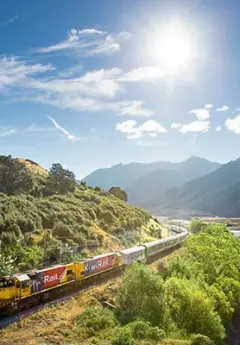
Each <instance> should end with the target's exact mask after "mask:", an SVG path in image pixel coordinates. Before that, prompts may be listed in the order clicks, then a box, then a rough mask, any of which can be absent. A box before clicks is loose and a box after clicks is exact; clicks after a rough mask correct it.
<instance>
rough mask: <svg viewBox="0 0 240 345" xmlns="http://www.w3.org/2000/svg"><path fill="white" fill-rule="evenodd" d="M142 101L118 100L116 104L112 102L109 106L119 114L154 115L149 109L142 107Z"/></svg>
mask: <svg viewBox="0 0 240 345" xmlns="http://www.w3.org/2000/svg"><path fill="white" fill-rule="evenodd" d="M143 104H144V102H143V101H135V100H133V101H120V102H118V103H117V104H116V105H115V104H112V105H111V106H110V107H113V109H114V108H115V109H116V111H118V112H119V114H121V115H131V116H143V117H148V116H152V115H154V112H153V111H152V110H150V109H147V108H144V107H143Z"/></svg>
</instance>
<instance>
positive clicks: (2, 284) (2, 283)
mask: <svg viewBox="0 0 240 345" xmlns="http://www.w3.org/2000/svg"><path fill="white" fill-rule="evenodd" d="M11 286H14V282H13V281H12V280H2V281H0V289H1V288H6V287H11Z"/></svg>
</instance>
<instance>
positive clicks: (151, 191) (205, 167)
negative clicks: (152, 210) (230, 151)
mask: <svg viewBox="0 0 240 345" xmlns="http://www.w3.org/2000/svg"><path fill="white" fill-rule="evenodd" d="M219 167H220V164H219V163H213V162H210V161H208V160H206V159H203V158H199V157H194V156H192V157H190V158H189V159H187V160H185V161H183V162H180V163H171V166H170V169H163V168H162V169H161V170H154V171H152V172H149V173H147V174H145V175H144V176H142V177H141V178H139V179H137V180H136V181H135V182H133V183H132V184H131V185H130V186H128V187H127V188H126V190H127V193H128V195H129V201H130V202H131V203H133V204H137V205H140V206H144V207H149V206H154V205H157V204H158V203H159V202H162V200H164V199H165V198H166V192H168V191H169V190H170V189H172V188H177V187H181V186H182V185H183V184H184V183H186V182H188V181H190V180H192V179H195V178H197V177H200V176H204V175H206V174H209V173H211V172H212V171H215V170H216V169H218V168H219Z"/></svg>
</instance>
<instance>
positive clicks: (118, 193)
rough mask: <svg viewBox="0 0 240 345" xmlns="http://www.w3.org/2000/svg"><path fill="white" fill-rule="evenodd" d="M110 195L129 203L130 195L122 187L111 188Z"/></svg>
mask: <svg viewBox="0 0 240 345" xmlns="http://www.w3.org/2000/svg"><path fill="white" fill-rule="evenodd" d="M108 192H109V193H110V194H112V195H115V196H116V197H117V198H119V199H120V200H123V201H125V202H127V201H128V195H127V193H126V192H125V190H123V189H121V188H120V187H111V188H110V189H109V191H108Z"/></svg>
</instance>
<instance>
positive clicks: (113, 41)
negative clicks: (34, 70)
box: [35, 29, 127, 55]
mask: <svg viewBox="0 0 240 345" xmlns="http://www.w3.org/2000/svg"><path fill="white" fill-rule="evenodd" d="M125 39H127V35H126V33H124V34H122V35H121V33H118V34H110V33H108V32H106V31H102V30H96V29H82V30H76V29H71V30H70V31H69V33H68V37H67V39H65V40H63V41H61V42H59V43H56V44H53V45H51V46H48V47H42V48H38V49H36V50H35V52H38V53H51V52H56V51H63V50H67V49H74V50H78V51H80V52H81V53H85V54H86V55H95V54H109V53H111V52H115V51H119V50H120V42H121V41H122V40H125Z"/></svg>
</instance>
